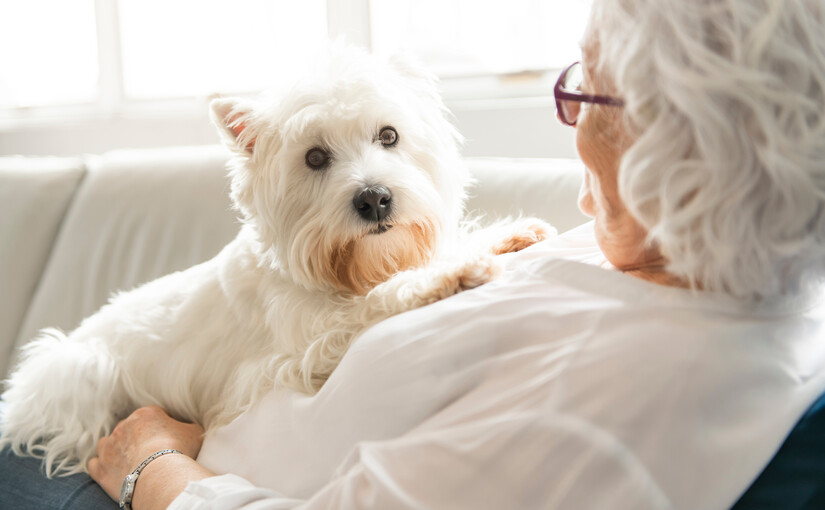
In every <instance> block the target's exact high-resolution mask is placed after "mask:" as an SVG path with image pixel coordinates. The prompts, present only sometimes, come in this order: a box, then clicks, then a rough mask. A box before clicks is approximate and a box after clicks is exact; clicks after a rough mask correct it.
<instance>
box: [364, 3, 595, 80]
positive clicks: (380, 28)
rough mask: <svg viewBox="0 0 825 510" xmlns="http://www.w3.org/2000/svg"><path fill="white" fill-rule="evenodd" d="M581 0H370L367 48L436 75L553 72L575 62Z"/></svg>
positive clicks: (582, 20) (584, 7)
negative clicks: (402, 53) (407, 54)
mask: <svg viewBox="0 0 825 510" xmlns="http://www.w3.org/2000/svg"><path fill="white" fill-rule="evenodd" d="M589 12H590V2H589V1H588V0H564V1H562V0H508V1H507V2H502V1H500V0H447V1H445V0H392V1H387V0H372V1H371V2H370V17H371V25H372V42H373V48H374V50H375V51H376V52H377V53H380V54H388V53H392V52H394V51H396V50H399V49H404V50H408V51H412V52H413V53H415V54H416V55H417V56H418V58H419V59H421V61H422V62H423V63H424V64H426V65H427V66H428V67H430V68H431V69H432V70H433V71H435V72H437V73H438V74H440V75H441V76H442V77H464V76H474V75H490V74H508V73H519V72H523V71H543V70H546V69H558V68H561V67H564V66H566V65H567V64H569V63H571V62H573V61H574V60H577V59H579V57H580V49H579V42H580V40H581V37H582V34H583V32H584V28H585V24H586V22H587V16H588V14H589Z"/></svg>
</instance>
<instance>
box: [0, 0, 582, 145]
mask: <svg viewBox="0 0 825 510" xmlns="http://www.w3.org/2000/svg"><path fill="white" fill-rule="evenodd" d="M589 3H590V0H572V1H571V0H509V1H508V2H506V3H505V2H501V1H498V0H25V1H16V2H15V1H8V2H2V3H0V44H2V48H4V50H3V51H1V52H0V154H9V153H19V152H20V151H23V152H25V153H29V154H37V153H43V154H75V153H77V152H101V151H104V150H108V149H110V148H115V147H127V146H129V147H146V146H153V145H174V144H193V143H195V144H197V143H215V142H217V138H216V136H215V134H214V130H213V129H212V128H211V127H210V126H209V123H208V119H207V113H206V112H207V108H206V101H207V100H208V98H209V97H210V96H212V95H214V94H223V95H231V94H243V93H255V92H257V91H260V90H263V89H267V88H273V87H274V88H280V87H284V86H288V85H290V84H291V83H292V81H293V79H294V77H295V76H296V74H298V73H299V72H300V71H299V70H300V69H302V68H303V67H304V66H305V65H306V64H307V61H308V60H309V59H311V58H312V56H313V55H314V54H315V53H316V52H318V51H320V50H322V49H323V47H324V46H325V45H326V44H327V42H328V41H329V40H330V39H337V38H338V37H340V36H343V37H344V38H345V39H347V40H349V41H350V42H354V43H356V44H360V45H362V46H365V47H367V48H369V49H371V50H372V51H373V52H375V53H377V54H380V55H388V54H390V53H392V52H395V51H398V50H406V51H410V52H412V53H414V54H415V55H416V56H417V57H418V59H419V60H420V61H422V63H423V64H425V65H426V66H428V67H429V68H430V69H432V70H434V71H435V72H436V73H438V74H439V75H440V77H441V78H442V81H441V83H442V89H443V91H444V97H445V100H446V102H447V106H448V107H449V108H451V109H452V111H453V113H454V114H455V116H456V121H457V124H458V127H459V129H460V130H461V131H462V132H463V133H464V134H465V135H467V137H468V139H469V141H468V144H467V146H466V148H465V153H466V154H476V155H527V156H543V155H564V156H573V155H575V152H574V151H573V150H572V149H570V150H568V149H567V148H566V147H568V146H569V147H572V143H571V135H570V130H566V131H563V132H561V131H556V129H557V128H556V126H555V119H554V117H555V111H554V104H553V101H552V85H553V82H554V81H555V78H556V73H557V72H558V70H559V69H561V68H562V67H563V66H565V65H567V64H568V63H570V62H571V61H573V60H575V59H577V58H578V57H579V49H578V43H579V39H580V37H581V34H582V32H583V29H584V24H585V22H586V19H587V15H588V11H589ZM158 119H163V124H162V126H163V128H164V129H162V130H160V129H147V125H149V126H151V125H152V123H153V122H154V123H155V124H156V125H158V126H160V125H159V124H157V121H158ZM513 125H518V126H519V127H520V132H521V133H522V134H521V135H520V136H519V137H513V132H512V130H511V129H507V128H506V126H513ZM161 133H163V135H161ZM516 138H517V139H516ZM50 144H51V145H50ZM79 144H80V145H82V146H81V147H78V145H79ZM553 144H555V146H553V147H550V146H551V145H553ZM548 147H550V148H549V149H548ZM537 148H540V149H537ZM559 150H561V151H562V152H559ZM35 151H36V152H35ZM474 151H480V152H474Z"/></svg>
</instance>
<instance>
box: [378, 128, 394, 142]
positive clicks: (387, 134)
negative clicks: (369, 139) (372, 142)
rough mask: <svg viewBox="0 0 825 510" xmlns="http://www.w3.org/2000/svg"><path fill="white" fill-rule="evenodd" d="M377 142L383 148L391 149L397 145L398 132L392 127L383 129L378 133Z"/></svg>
mask: <svg viewBox="0 0 825 510" xmlns="http://www.w3.org/2000/svg"><path fill="white" fill-rule="evenodd" d="M378 140H379V141H380V142H381V145H383V146H384V147H393V146H395V144H397V143H398V131H396V130H395V128H394V127H392V126H386V127H383V128H381V131H380V132H379V133H378Z"/></svg>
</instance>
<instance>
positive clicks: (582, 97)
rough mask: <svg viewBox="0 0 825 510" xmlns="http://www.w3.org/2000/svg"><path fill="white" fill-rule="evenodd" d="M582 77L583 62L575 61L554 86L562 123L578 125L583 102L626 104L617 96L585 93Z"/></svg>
mask: <svg viewBox="0 0 825 510" xmlns="http://www.w3.org/2000/svg"><path fill="white" fill-rule="evenodd" d="M582 78H583V75H582V65H581V62H573V63H572V64H571V65H570V66H569V67H568V68H567V69H565V70H564V71H562V72H561V75H559V79H558V81H556V86H555V87H553V94H554V95H555V96H556V113H557V115H558V118H559V120H560V121H561V123H562V124H566V125H568V126H575V125H576V122H577V121H578V120H579V112H580V111H581V109H582V108H581V104H582V103H593V104H604V105H608V106H624V101H622V100H621V99H618V98H615V97H609V96H597V95H594V94H585V93H584V92H582V91H581V84H582Z"/></svg>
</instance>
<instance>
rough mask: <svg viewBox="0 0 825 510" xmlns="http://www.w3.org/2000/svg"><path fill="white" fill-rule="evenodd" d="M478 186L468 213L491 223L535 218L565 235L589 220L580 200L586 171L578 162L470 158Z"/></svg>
mask: <svg viewBox="0 0 825 510" xmlns="http://www.w3.org/2000/svg"><path fill="white" fill-rule="evenodd" d="M467 165H468V167H469V169H470V173H471V174H472V175H473V177H474V178H475V179H476V184H475V185H474V186H473V187H472V188H471V189H470V199H469V200H468V202H467V209H468V211H469V212H470V214H484V215H485V216H486V217H487V218H489V219H498V218H503V217H506V216H518V215H523V216H536V217H538V218H541V219H543V220H545V221H548V222H550V223H552V224H553V226H554V227H556V228H557V229H558V231H559V232H565V231H567V230H570V229H571V228H573V227H577V226H579V225H581V224H582V223H584V222H586V221H588V220H589V218H588V217H586V216H585V215H583V214H582V213H581V212H579V208H578V205H577V198H578V192H579V187H580V186H581V182H582V178H583V176H584V167H583V166H582V163H581V161H579V160H577V159H525V158H519V159H504V158H468V159H467Z"/></svg>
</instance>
